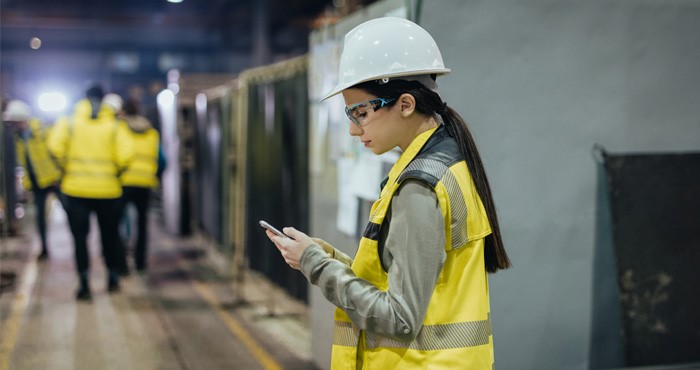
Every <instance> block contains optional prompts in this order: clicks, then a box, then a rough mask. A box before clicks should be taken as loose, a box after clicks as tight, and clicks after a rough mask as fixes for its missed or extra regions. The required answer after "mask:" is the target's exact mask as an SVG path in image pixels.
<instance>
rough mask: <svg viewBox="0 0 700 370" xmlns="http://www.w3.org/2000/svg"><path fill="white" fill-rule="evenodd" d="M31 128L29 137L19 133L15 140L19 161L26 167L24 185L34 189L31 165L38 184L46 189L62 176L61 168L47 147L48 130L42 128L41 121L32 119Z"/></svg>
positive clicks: (28, 188)
mask: <svg viewBox="0 0 700 370" xmlns="http://www.w3.org/2000/svg"><path fill="white" fill-rule="evenodd" d="M29 130H30V132H31V134H30V135H29V137H27V138H26V139H25V138H22V137H19V135H18V137H17V138H16V140H15V150H16V153H17V162H18V163H19V165H20V166H22V168H24V169H25V174H24V177H23V179H22V185H23V186H24V188H25V189H27V190H31V189H32V182H31V180H30V177H29V173H28V172H29V167H30V166H31V169H32V172H33V173H34V178H35V179H36V182H37V184H36V186H37V187H39V188H40V189H44V188H47V187H48V186H50V185H53V184H55V183H56V182H58V180H59V179H60V178H61V169H60V167H59V166H58V164H57V163H56V161H55V160H54V159H53V158H52V157H51V155H50V154H49V150H48V148H47V147H46V136H47V130H46V129H42V128H41V122H39V120H37V119H32V120H31V121H29ZM27 157H28V158H27ZM27 159H29V163H27Z"/></svg>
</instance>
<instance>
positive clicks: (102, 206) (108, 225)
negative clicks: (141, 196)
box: [65, 196, 121, 275]
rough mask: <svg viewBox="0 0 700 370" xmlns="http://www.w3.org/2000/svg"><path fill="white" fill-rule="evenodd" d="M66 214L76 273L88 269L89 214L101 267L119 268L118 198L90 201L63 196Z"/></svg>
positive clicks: (114, 269)
mask: <svg viewBox="0 0 700 370" xmlns="http://www.w3.org/2000/svg"><path fill="white" fill-rule="evenodd" d="M65 201H66V212H67V213H68V223H69V224H70V230H71V233H72V234H73V241H74V243H75V264H76V269H77V271H78V274H79V275H80V274H81V273H87V272H88V270H89V269H90V256H89V254H88V247H87V237H88V233H89V232H90V214H91V213H92V212H95V214H97V223H98V224H99V226H100V239H101V241H102V256H103V257H104V262H105V266H107V269H109V270H110V271H116V270H117V268H118V267H119V248H120V244H121V243H120V241H119V231H118V228H119V211H120V206H119V204H120V201H119V198H115V199H91V198H77V197H72V196H66V197H65Z"/></svg>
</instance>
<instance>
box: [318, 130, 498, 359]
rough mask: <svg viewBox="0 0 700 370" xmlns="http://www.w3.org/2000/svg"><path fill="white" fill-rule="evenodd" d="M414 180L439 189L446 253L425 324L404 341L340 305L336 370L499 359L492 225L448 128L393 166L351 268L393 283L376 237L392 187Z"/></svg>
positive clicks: (384, 285)
mask: <svg viewBox="0 0 700 370" xmlns="http://www.w3.org/2000/svg"><path fill="white" fill-rule="evenodd" d="M408 178H410V179H417V180H421V181H424V182H426V183H428V184H430V185H431V186H432V187H433V188H434V189H435V194H436V195H437V199H438V201H439V204H440V208H441V210H442V215H443V218H444V221H445V222H444V224H445V236H446V243H445V251H446V253H447V257H446V259H445V264H444V266H443V268H442V271H441V272H440V276H439V278H438V282H437V285H436V287H435V290H434V291H433V295H432V297H431V299H430V302H429V304H428V310H427V312H426V315H425V318H424V319H423V326H422V328H421V330H420V332H419V333H418V335H417V337H416V339H415V340H413V341H411V342H403V341H399V340H396V339H393V338H388V337H385V336H382V335H379V334H377V333H373V332H371V329H370V330H367V331H364V330H359V328H358V327H357V326H356V325H355V324H353V323H352V321H351V320H350V318H349V316H348V315H347V314H346V313H345V312H344V311H343V310H341V309H336V313H335V332H334V339H333V353H332V359H331V368H332V369H334V370H336V369H350V370H355V369H356V368H362V369H382V370H384V369H475V370H480V369H489V370H490V369H492V368H493V362H494V357H493V341H492V334H491V320H490V308H489V289H488V280H487V272H486V268H485V262H484V238H485V237H486V236H487V235H489V234H491V226H490V225H489V222H488V218H487V216H486V211H485V210H484V206H483V204H482V202H481V199H480V197H479V195H478V194H477V191H476V188H475V186H474V183H473V181H472V178H471V176H470V174H469V170H468V169H467V164H466V162H465V161H464V159H462V155H461V153H460V150H459V147H458V145H457V143H456V142H455V140H454V139H453V138H452V137H450V136H449V135H448V133H447V130H446V129H445V128H444V127H443V126H440V127H438V128H437V129H432V130H429V131H427V132H424V133H422V134H420V135H419V136H418V137H416V138H415V139H414V140H413V142H412V143H411V145H410V146H409V147H408V148H407V150H406V151H405V152H404V153H403V154H402V155H401V157H400V158H399V160H398V161H397V162H396V164H394V166H393V167H392V169H391V171H390V172H389V178H388V179H387V180H386V183H385V185H384V186H383V188H382V192H381V195H380V198H379V200H377V201H376V202H375V203H374V205H373V206H372V208H371V212H370V219H369V223H368V225H367V228H366V229H365V231H364V233H363V236H362V239H361V241H360V246H359V249H358V251H357V254H356V257H355V259H354V261H353V264H352V270H353V271H354V272H355V274H356V275H357V276H358V277H360V278H363V279H365V280H367V281H369V282H370V283H372V284H373V285H374V286H376V287H377V288H378V289H381V290H384V291H387V290H388V289H389V288H390V287H389V286H388V281H389V280H388V274H387V272H386V271H385V270H384V268H383V267H382V265H381V260H380V258H379V257H380V256H379V251H378V242H377V239H378V237H379V234H380V233H379V230H380V228H381V225H382V223H383V222H384V218H385V216H386V213H387V211H388V210H389V208H390V205H391V198H392V197H393V194H394V192H395V191H396V190H397V189H398V188H399V185H400V184H401V182H402V181H403V180H405V179H408Z"/></svg>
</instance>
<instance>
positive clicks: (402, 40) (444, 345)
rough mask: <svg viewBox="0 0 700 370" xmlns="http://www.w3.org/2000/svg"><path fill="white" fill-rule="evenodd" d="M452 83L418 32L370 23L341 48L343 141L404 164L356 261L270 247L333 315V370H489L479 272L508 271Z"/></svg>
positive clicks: (321, 250) (295, 240)
mask: <svg viewBox="0 0 700 370" xmlns="http://www.w3.org/2000/svg"><path fill="white" fill-rule="evenodd" d="M448 72H450V70H449V69H447V68H445V65H444V63H443V60H442V55H441V54H440V50H439V48H438V46H437V44H436V43H435V40H433V38H432V36H430V34H428V32H427V31H425V30H424V29H423V28H421V27H420V26H418V25H417V24H415V23H413V22H411V21H408V20H406V19H402V18H394V17H384V18H378V19H373V20H370V21H367V22H365V23H363V24H361V25H359V26H357V27H356V28H354V29H353V30H351V31H350V32H349V33H348V34H347V35H346V36H345V43H344V48H343V52H342V54H341V57H340V64H339V73H338V75H339V76H340V81H339V83H338V85H337V86H336V87H335V88H334V89H333V90H331V91H330V92H329V93H328V94H326V95H325V97H324V99H327V98H329V97H331V96H334V95H336V94H342V95H343V98H344V99H345V104H346V107H345V113H346V115H347V117H348V121H349V122H348V123H349V133H350V135H351V136H355V137H358V138H359V139H360V141H361V142H362V143H363V144H364V146H365V147H366V148H367V149H369V150H371V151H372V153H374V154H376V155H380V154H383V153H386V152H388V151H390V150H393V149H394V148H396V147H398V148H400V149H401V152H402V154H401V156H400V157H399V159H398V160H397V161H396V163H395V164H394V165H393V167H392V168H391V170H390V171H389V176H388V178H386V179H385V181H383V183H382V184H381V188H382V190H381V194H380V196H379V199H378V200H377V201H376V202H375V203H374V204H373V205H372V210H371V212H370V213H371V214H370V215H369V222H368V224H367V227H366V228H365V232H364V234H363V236H362V239H361V240H360V244H359V247H358V250H357V253H356V255H355V257H354V259H353V258H350V257H349V256H347V255H345V254H343V253H342V252H340V251H339V250H337V249H335V248H333V247H332V246H331V245H330V244H328V243H326V242H324V241H322V240H320V239H311V238H309V237H308V236H307V235H306V234H304V233H303V232H301V231H298V230H296V229H294V228H292V227H286V228H284V229H283V232H284V233H285V234H286V235H288V236H289V238H286V237H284V236H277V235H275V234H274V233H272V232H271V231H267V235H268V237H269V238H270V239H271V240H272V241H273V242H274V243H275V245H276V246H277V248H278V249H279V250H280V252H281V254H282V257H283V258H284V259H285V261H286V262H287V263H288V264H289V265H290V266H291V267H292V268H294V269H298V270H300V271H301V272H302V273H303V274H304V276H305V277H306V278H307V279H308V280H309V282H311V283H312V284H314V285H316V286H318V287H319V288H320V289H321V292H322V293H323V295H324V296H325V297H326V298H327V299H328V300H329V301H330V302H331V303H333V304H334V305H335V306H336V307H337V309H336V312H335V335H334V340H333V349H332V356H331V368H332V369H334V370H338V369H360V368H362V369H473V370H477V369H478V370H486V369H488V370H491V369H493V368H494V354H493V339H492V330H491V315H490V309H489V287H488V275H487V273H488V272H492V273H493V272H496V271H499V270H502V269H507V268H509V267H510V261H509V259H508V256H507V254H506V251H505V249H504V246H503V241H502V238H501V233H500V230H499V226H498V218H497V215H496V209H495V206H494V202H493V197H492V195H491V190H490V187H489V183H488V180H487V178H486V173H485V170H484V166H483V164H482V162H481V159H480V156H479V152H478V150H477V147H476V144H475V142H474V139H473V136H472V134H471V133H470V131H469V128H468V127H467V125H466V123H465V121H464V119H463V118H462V117H461V116H460V115H459V114H458V113H457V112H456V111H455V110H454V109H452V107H449V106H448V105H447V103H445V102H444V100H443V99H442V97H441V96H440V93H439V91H438V85H437V81H436V78H437V76H442V75H445V74H447V73H448Z"/></svg>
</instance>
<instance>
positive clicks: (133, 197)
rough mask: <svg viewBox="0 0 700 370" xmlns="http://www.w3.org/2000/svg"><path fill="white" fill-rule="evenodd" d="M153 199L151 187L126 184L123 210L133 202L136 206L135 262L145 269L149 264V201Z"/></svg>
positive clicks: (140, 268)
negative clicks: (147, 256) (147, 255)
mask: <svg viewBox="0 0 700 370" xmlns="http://www.w3.org/2000/svg"><path fill="white" fill-rule="evenodd" d="M150 199H151V189H149V188H142V187H136V186H125V187H124V194H123V196H122V211H121V212H120V213H119V214H120V215H122V214H124V212H125V211H126V207H127V206H128V205H129V204H133V205H134V206H135V207H136V219H137V220H136V248H135V249H134V264H135V265H136V269H137V270H139V271H143V270H145V269H146V267H147V266H148V261H147V258H146V254H147V246H146V244H147V243H148V202H149V200H150Z"/></svg>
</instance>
